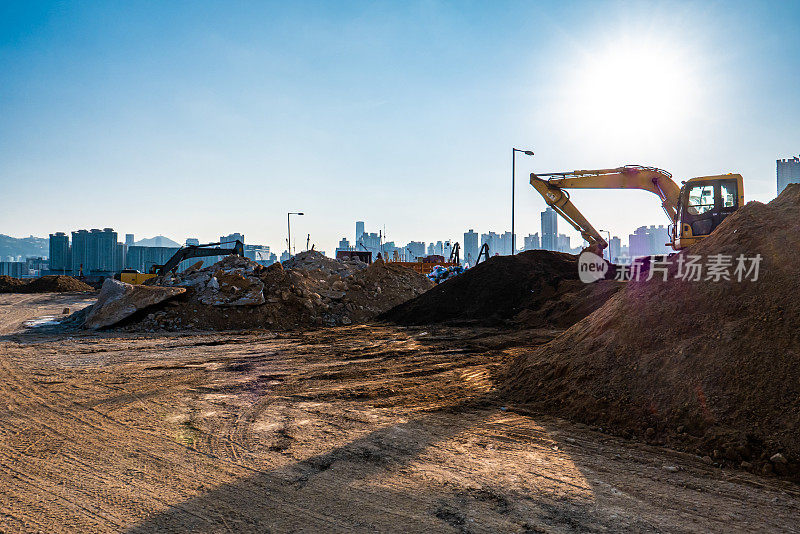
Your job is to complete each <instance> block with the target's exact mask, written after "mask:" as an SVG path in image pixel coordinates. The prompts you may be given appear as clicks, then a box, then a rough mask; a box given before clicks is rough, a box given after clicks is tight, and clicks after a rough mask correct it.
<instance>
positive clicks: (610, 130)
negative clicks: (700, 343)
mask: <svg viewBox="0 0 800 534" xmlns="http://www.w3.org/2000/svg"><path fill="white" fill-rule="evenodd" d="M798 28H800V4H796V3H791V2H787V3H741V2H647V3H643V2H599V1H592V2H464V1H459V2H455V1H454V2H440V1H419V2H414V1H410V2H274V3H269V2H183V3H181V2H169V3H164V2H62V3H44V2H2V3H0V233H5V234H10V235H17V236H20V235H28V234H34V235H46V234H47V233H49V232H54V231H69V230H73V229H77V228H94V227H100V228H102V227H108V226H111V227H113V228H115V229H116V230H117V231H119V232H120V233H121V234H122V233H128V232H132V233H135V234H136V235H137V238H140V237H145V236H152V235H155V234H164V235H167V236H169V237H171V238H173V239H175V240H177V241H182V240H183V239H185V238H186V237H199V238H200V239H201V240H213V239H215V238H216V237H218V236H219V235H221V234H228V233H231V232H243V233H244V234H245V235H246V238H247V241H248V242H253V243H264V244H268V245H270V246H272V247H273V249H278V250H280V249H282V248H284V242H285V238H286V235H285V232H286V228H285V226H286V222H285V221H286V212H287V211H304V212H306V214H307V215H306V216H305V217H303V218H300V219H297V220H296V223H295V224H294V226H293V232H292V233H293V237H298V238H299V237H300V236H303V238H304V236H305V235H306V234H307V233H311V236H312V241H313V242H314V243H316V245H317V248H318V249H324V250H326V251H328V252H332V250H333V248H334V247H335V244H336V242H337V241H338V239H339V238H341V237H343V236H347V237H348V238H350V239H352V234H353V233H354V221H355V220H364V221H366V223H367V228H368V230H377V229H378V228H381V229H382V228H383V227H384V226H385V228H386V231H387V233H388V237H389V239H391V240H395V241H397V242H402V243H405V242H407V241H409V240H412V239H415V240H424V241H430V240H432V239H447V238H451V239H457V240H459V241H460V240H461V235H462V234H463V232H464V231H465V230H467V229H468V228H475V229H476V230H477V231H479V232H486V231H488V230H494V231H504V230H508V229H510V214H509V211H510V209H509V208H510V206H509V204H510V183H509V182H510V163H511V162H510V149H511V147H512V146H518V147H522V148H529V147H530V148H533V150H534V151H535V152H536V156H535V157H533V158H523V159H521V160H518V168H517V178H518V189H517V201H518V204H517V233H518V235H520V236H521V235H525V234H527V233H529V232H530V233H532V232H538V231H539V212H540V211H541V210H542V209H543V207H544V203H543V201H542V200H541V199H540V198H537V197H536V195H535V192H534V191H533V190H532V188H530V186H528V185H527V184H526V175H527V174H528V173H529V172H531V171H533V170H536V171H556V170H570V169H577V168H605V167H611V166H617V165H621V164H626V163H636V164H643V165H654V166H658V167H661V168H664V169H667V170H669V171H670V172H672V173H673V174H674V175H675V177H676V178H677V179H678V180H680V179H686V178H690V177H693V176H701V175H709V174H720V173H725V172H739V173H741V174H742V175H743V176H744V177H745V196H746V198H747V199H748V200H751V199H756V200H762V201H765V200H769V199H771V198H773V197H774V194H775V159H776V158H779V157H788V156H792V155H797V154H798V153H799V152H800V135H799V134H800V121H798V117H800V98H798V96H797V89H796V88H797V87H798V77H800V68H798V67H800V42H799V41H800V32H798V31H797V30H798ZM573 198H574V199H575V201H576V203H577V204H578V205H579V207H581V208H582V209H584V211H585V213H586V214H587V216H588V217H589V219H590V220H591V221H592V222H593V223H594V224H595V226H596V227H598V228H607V229H610V230H612V231H613V233H615V234H620V235H625V236H626V235H627V234H628V233H630V232H631V231H633V230H634V229H635V228H636V227H637V226H640V225H643V224H648V225H649V224H666V222H667V221H666V218H665V216H664V215H663V213H662V212H661V209H660V206H659V202H658V201H657V199H656V198H655V197H651V196H649V195H648V194H647V193H642V192H619V191H614V192H594V191H581V192H577V193H575V194H574V195H573ZM565 226H566V225H565V224H561V225H560V228H562V229H565ZM303 241H304V239H303ZM521 241H522V238H521V237H518V242H519V243H521ZM298 245H300V242H299V240H298Z"/></svg>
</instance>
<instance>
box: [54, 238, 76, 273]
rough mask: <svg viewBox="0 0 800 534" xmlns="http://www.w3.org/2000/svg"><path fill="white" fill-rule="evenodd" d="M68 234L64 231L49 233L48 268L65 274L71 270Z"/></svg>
mask: <svg viewBox="0 0 800 534" xmlns="http://www.w3.org/2000/svg"><path fill="white" fill-rule="evenodd" d="M70 251H71V249H70V246H69V236H68V235H67V234H65V233H64V232H56V233H55V234H50V270H52V271H56V272H60V273H61V274H66V273H67V272H70V273H71V272H72V255H71V254H70Z"/></svg>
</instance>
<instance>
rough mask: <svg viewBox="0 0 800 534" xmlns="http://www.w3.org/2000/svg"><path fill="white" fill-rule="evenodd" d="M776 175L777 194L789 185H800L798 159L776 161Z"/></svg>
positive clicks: (799, 159)
mask: <svg viewBox="0 0 800 534" xmlns="http://www.w3.org/2000/svg"><path fill="white" fill-rule="evenodd" d="M776 164H777V175H778V194H779V195H780V194H781V192H782V191H783V190H784V189H786V186H787V185H789V184H798V183H800V157H794V158H789V159H779V160H777V161H776Z"/></svg>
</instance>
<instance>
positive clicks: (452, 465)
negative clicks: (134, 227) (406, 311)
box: [0, 294, 800, 533]
mask: <svg viewBox="0 0 800 534" xmlns="http://www.w3.org/2000/svg"><path fill="white" fill-rule="evenodd" d="M86 304H87V302H86V300H85V297H84V296H71V295H65V296H61V295H46V294H39V295H2V296H0V335H1V336H2V337H0V398H2V402H0V531H2V532H76V531H78V532H187V531H193V532H230V531H234V532H299V531H304V532H375V531H379V532H587V531H591V532H621V531H626V532H631V531H633V532H687V533H689V532H691V533H694V532H725V533H728V532H792V531H796V529H797V525H798V524H800V497H798V492H797V487H796V486H795V485H793V484H790V483H788V482H785V481H782V480H779V479H776V478H763V477H757V476H754V475H752V474H749V473H745V472H742V471H738V470H729V469H720V468H717V467H714V466H713V465H707V464H705V463H704V462H703V461H701V460H700V459H699V458H698V457H697V456H694V455H691V454H686V453H680V452H674V451H670V450H667V449H664V448H661V447H654V446H649V445H644V444H641V443H637V442H632V441H627V440H624V439H621V438H617V437H613V436H609V435H607V434H603V433H601V432H598V431H596V428H595V429H593V428H590V427H587V426H584V425H576V424H573V423H568V422H566V421H563V420H559V419H555V418H552V417H547V416H543V415H534V414H532V413H531V412H529V411H527V410H526V409H525V408H524V407H522V406H516V405H513V404H509V403H507V402H506V401H505V400H504V399H503V398H502V385H503V383H502V374H503V370H504V369H505V368H506V367H507V365H508V363H509V362H510V361H511V360H512V359H514V358H515V357H517V356H518V355H519V354H521V350H520V349H519V348H518V347H519V346H520V345H521V344H526V345H528V346H531V345H540V344H542V343H545V342H547V341H548V340H550V339H552V338H553V337H554V336H555V335H557V334H558V333H559V331H558V330H525V331H506V330H496V329H488V328H481V327H470V328H466V329H464V328H452V327H424V328H419V327H417V328H399V327H390V326H376V325H363V326H358V327H338V328H331V329H323V330H318V331H309V332H294V333H286V334H275V333H269V332H219V333H208V334H187V333H172V334H141V333H139V334H131V333H120V332H105V333H101V334H90V333H76V332H61V333H59V332H58V331H51V332H50V333H47V330H28V331H20V328H21V326H20V325H21V324H22V323H23V322H24V321H26V320H29V319H32V318H34V317H38V316H40V315H43V314H45V315H46V314H57V313H60V311H61V310H62V309H63V308H64V307H71V308H78V307H80V306H85V305H86ZM37 332H39V333H37Z"/></svg>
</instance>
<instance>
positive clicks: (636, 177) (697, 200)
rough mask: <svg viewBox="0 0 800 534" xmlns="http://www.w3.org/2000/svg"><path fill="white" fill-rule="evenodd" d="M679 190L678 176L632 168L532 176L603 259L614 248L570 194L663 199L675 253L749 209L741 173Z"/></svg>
mask: <svg viewBox="0 0 800 534" xmlns="http://www.w3.org/2000/svg"><path fill="white" fill-rule="evenodd" d="M682 184H683V185H682V186H678V184H676V183H675V182H674V181H673V179H672V175H671V174H670V173H668V172H667V171H665V170H662V169H657V168H655V167H642V166H639V165H626V166H624V167H617V168H615V169H595V170H581V171H569V172H549V173H540V174H535V173H531V185H532V186H533V187H534V188H535V189H536V191H538V192H539V194H541V195H542V197H543V198H544V200H545V202H547V205H548V206H550V207H551V208H553V210H554V211H555V212H556V213H558V214H559V215H561V216H562V217H563V218H564V219H565V220H566V221H567V222H568V223H569V224H570V225H572V227H573V228H575V229H576V230H577V231H578V232H580V234H581V235H582V236H583V238H584V239H585V240H586V241H587V242H588V243H589V249H590V250H593V251H594V252H596V253H598V255H601V254H602V251H603V249H605V248H606V247H607V246H608V243H607V242H606V241H605V239H603V237H602V236H601V235H600V233H599V232H598V231H597V230H595V229H594V227H593V226H592V225H591V224H590V223H589V221H587V220H586V217H584V216H583V214H582V213H581V212H580V211H579V210H578V208H576V207H575V205H574V204H573V203H572V201H571V200H570V198H569V193H568V192H567V189H644V190H645V191H650V192H651V193H654V194H655V195H657V196H658V198H659V199H661V205H662V206H663V208H664V211H665V212H666V213H667V217H669V220H670V221H671V224H670V229H669V235H670V239H671V242H670V243H666V244H668V245H671V246H672V248H673V249H674V250H681V249H684V248H686V247H688V246H689V245H691V244H692V243H696V242H697V241H699V240H701V239H703V238H704V237H706V236H708V234H710V233H711V232H713V231H714V229H715V228H716V227H717V226H718V225H719V223H721V222H722V221H723V219H725V217H727V216H728V215H730V214H731V213H733V212H734V211H736V210H737V209H738V208H740V207H741V206H743V205H744V182H743V180H742V176H741V175H740V174H720V175H715V176H700V177H697V178H692V179H690V180H686V181H684V182H682Z"/></svg>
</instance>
